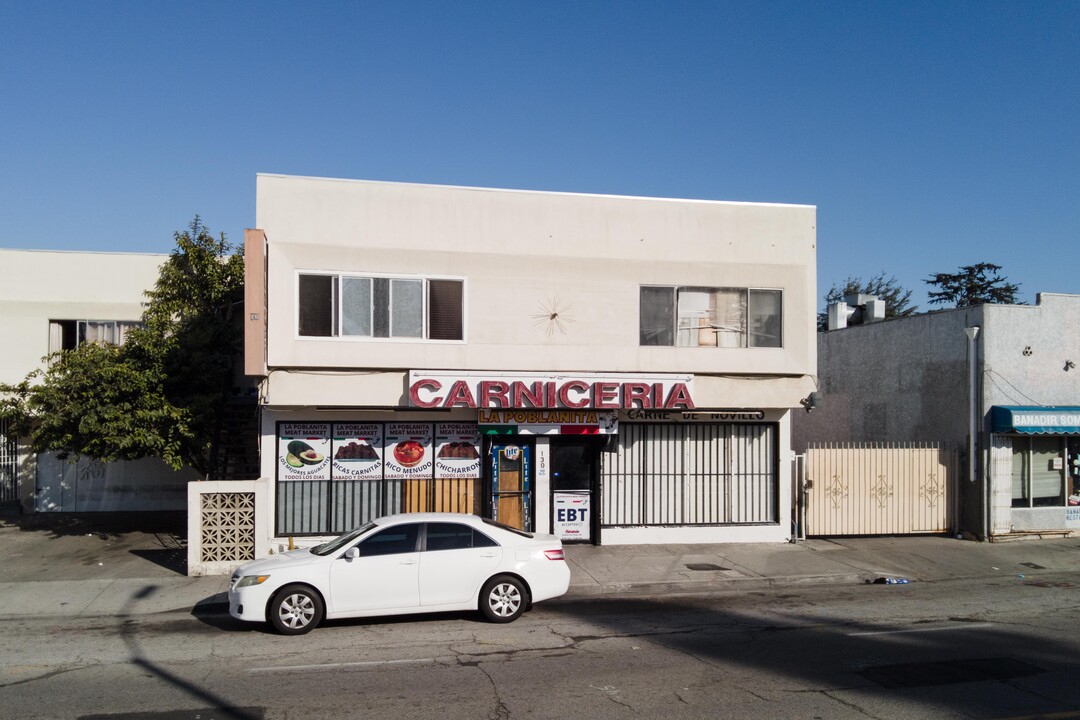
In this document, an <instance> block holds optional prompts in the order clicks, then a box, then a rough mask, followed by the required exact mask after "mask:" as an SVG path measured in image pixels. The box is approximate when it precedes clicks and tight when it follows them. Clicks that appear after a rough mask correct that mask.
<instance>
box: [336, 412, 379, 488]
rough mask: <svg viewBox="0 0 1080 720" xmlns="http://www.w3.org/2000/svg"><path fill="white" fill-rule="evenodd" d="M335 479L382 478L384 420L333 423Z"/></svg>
mask: <svg viewBox="0 0 1080 720" xmlns="http://www.w3.org/2000/svg"><path fill="white" fill-rule="evenodd" d="M333 451H334V455H333V469H334V479H335V480H382V468H383V460H382V455H383V426H382V423H334V444H333Z"/></svg>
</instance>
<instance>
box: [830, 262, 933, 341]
mask: <svg viewBox="0 0 1080 720" xmlns="http://www.w3.org/2000/svg"><path fill="white" fill-rule="evenodd" d="M857 293H861V294H863V295H874V296H876V297H877V298H878V299H879V300H884V301H885V319H886V320H892V319H894V318H898V317H907V316H908V315H911V314H913V313H915V311H916V310H918V308H917V307H916V306H914V305H912V304H911V291H910V290H907V289H905V288H904V287H903V286H902V285H901V284H900V282H899V281H898V280H897V279H896V278H895V277H894V276H889V277H885V273H884V272H880V273H878V274H877V275H874V276H872V277H870V278H868V279H866V280H864V279H862V278H861V277H859V276H857V275H849V276H848V279H847V280H845V281H844V284H843V285H842V286H838V285H836V284H833V286H832V287H831V288H829V292H827V293H825V307H826V308H827V307H828V306H829V305H832V304H833V303H835V302H839V301H841V300H843V299H844V296H845V295H852V294H857ZM817 325H818V332H825V331H826V330H828V329H829V313H828V311H826V312H822V313H818V316H817Z"/></svg>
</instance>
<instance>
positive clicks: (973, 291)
mask: <svg viewBox="0 0 1080 720" xmlns="http://www.w3.org/2000/svg"><path fill="white" fill-rule="evenodd" d="M999 270H1001V266H1000V265H994V264H993V263H985V262H984V263H978V264H977V265H964V266H961V268H960V271H959V272H955V273H934V274H933V275H931V276H930V278H929V279H928V280H926V283H927V284H928V285H936V286H937V287H938V288H939V289H938V290H935V291H932V292H930V293H928V295H929V298H930V303H931V304H932V305H944V304H950V305H953V306H955V307H968V306H970V305H982V304H984V303H997V304H1003V305H1010V304H1013V303H1016V302H1017V299H1016V296H1017V293H1019V292H1020V286H1019V285H1015V284H1013V283H1011V282H1009V281H1008V279H1007V278H1005V277H1002V276H1001V275H1000V274H998V271H999Z"/></svg>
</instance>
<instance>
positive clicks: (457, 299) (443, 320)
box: [297, 273, 465, 340]
mask: <svg viewBox="0 0 1080 720" xmlns="http://www.w3.org/2000/svg"><path fill="white" fill-rule="evenodd" d="M464 287H465V283H464V281H462V280H445V279H432V278H417V277H375V276H366V275H338V274H326V275H316V274H308V273H301V274H300V276H299V293H298V296H297V297H298V307H299V312H298V313H297V332H298V334H299V335H300V336H301V337H355V338H364V337H368V338H423V339H427V340H462V339H464V333H463V322H462V318H463V316H464V313H463V300H464Z"/></svg>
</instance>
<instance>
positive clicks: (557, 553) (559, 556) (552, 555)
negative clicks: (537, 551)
mask: <svg viewBox="0 0 1080 720" xmlns="http://www.w3.org/2000/svg"><path fill="white" fill-rule="evenodd" d="M544 557H546V558H547V559H548V560H565V559H566V555H564V554H563V551H562V550H545V551H544Z"/></svg>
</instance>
